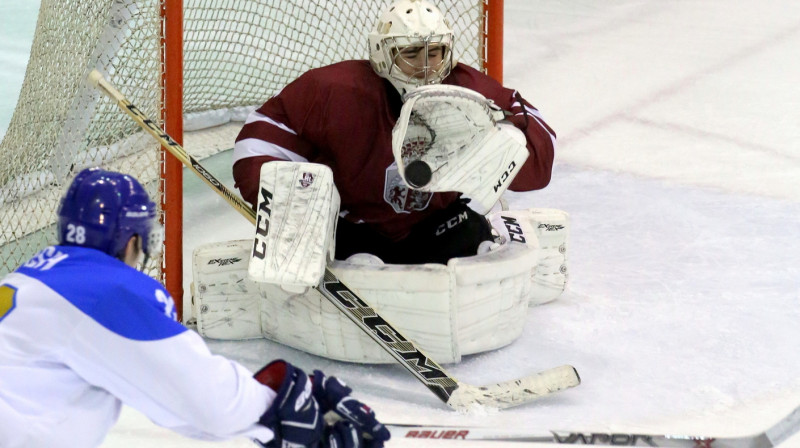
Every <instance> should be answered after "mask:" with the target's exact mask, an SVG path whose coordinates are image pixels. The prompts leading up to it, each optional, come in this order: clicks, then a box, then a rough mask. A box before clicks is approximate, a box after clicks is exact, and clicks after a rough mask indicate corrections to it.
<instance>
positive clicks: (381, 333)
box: [88, 70, 580, 409]
mask: <svg viewBox="0 0 800 448" xmlns="http://www.w3.org/2000/svg"><path fill="white" fill-rule="evenodd" d="M88 81H89V83H90V84H91V85H93V86H95V87H97V88H99V89H100V90H101V91H102V92H103V93H104V94H105V95H107V96H108V97H109V98H111V99H113V100H114V101H116V102H117V105H118V106H119V108H120V109H122V110H123V111H124V112H125V113H126V114H128V115H129V116H130V117H131V118H133V119H134V120H135V121H136V122H137V123H138V124H139V126H141V127H142V128H143V129H144V130H145V131H147V132H148V133H149V134H150V135H152V136H153V137H155V139H156V140H158V141H159V143H161V146H163V147H164V148H165V149H166V150H167V151H169V152H170V153H171V154H172V155H174V156H175V157H176V158H177V159H178V160H180V161H181V163H183V164H184V165H186V166H187V167H188V168H189V169H191V170H192V171H193V172H194V173H195V174H197V175H198V176H199V177H200V178H201V179H203V181H205V183H206V184H208V186H210V187H211V188H212V189H214V191H216V192H217V193H218V194H219V195H220V196H222V197H223V198H224V199H225V200H226V201H228V203H229V204H230V205H232V206H233V208H235V209H236V210H237V211H239V213H241V214H242V215H244V216H245V217H246V218H247V219H249V220H250V222H251V223H253V224H257V220H258V219H259V218H263V219H268V216H263V217H260V216H258V215H257V214H256V212H255V211H254V210H253V209H252V208H250V206H249V205H248V204H247V203H246V202H244V201H243V200H242V199H241V198H240V197H239V196H238V195H236V194H234V193H232V192H231V191H230V190H229V189H228V188H227V187H225V185H223V184H222V182H220V181H218V180H217V178H216V177H214V176H213V175H212V174H211V173H209V172H208V171H206V169H205V168H203V166H202V165H201V164H200V163H199V162H198V161H197V160H195V158H194V157H192V156H191V155H190V154H189V153H187V152H186V150H185V149H183V147H182V146H181V145H180V144H178V142H176V141H175V140H174V139H173V138H172V137H170V136H169V135H168V134H167V133H166V132H164V130H162V129H161V127H159V126H158V125H157V124H156V123H155V122H154V121H153V120H151V119H149V118H148V117H147V116H146V115H144V114H143V113H142V111H140V110H139V109H138V108H137V107H136V106H134V105H133V104H131V102H130V101H128V100H127V99H126V98H125V96H124V95H122V93H120V92H119V91H118V90H117V89H116V88H115V87H114V86H113V85H111V84H110V83H109V82H108V81H107V80H106V79H104V78H103V75H102V74H100V72H98V71H97V70H92V72H91V73H90V74H89V77H88ZM317 288H318V289H319V291H320V292H321V293H322V295H323V296H325V298H327V299H328V300H330V301H331V303H333V304H334V306H336V308H338V309H339V310H340V311H341V312H342V313H344V314H345V315H346V316H347V317H348V318H349V319H350V320H351V321H353V322H354V323H355V324H356V325H357V326H358V327H359V328H361V330H363V331H364V332H365V333H366V334H367V335H369V337H371V338H372V340H374V341H375V342H376V343H377V344H378V345H380V346H381V348H383V349H384V350H386V351H387V352H388V353H389V354H390V355H391V356H392V357H393V358H394V359H396V360H397V361H398V362H399V363H400V364H401V365H402V366H403V367H405V368H406V369H407V370H408V371H410V372H411V373H412V374H413V375H414V376H415V377H416V378H417V379H418V380H419V381H421V382H422V383H423V384H425V386H426V387H427V388H428V389H430V390H431V391H432V392H433V393H434V394H436V396H437V397H439V398H440V399H441V400H442V401H444V402H445V403H447V404H448V405H449V406H450V407H452V408H453V409H466V408H469V407H470V406H472V405H475V404H481V405H486V406H491V407H496V408H507V407H512V406H517V405H520V404H523V403H527V402H529V401H532V400H534V399H536V398H539V397H541V396H544V395H547V394H550V393H553V392H557V391H560V390H562V389H567V388H570V387H574V386H577V385H578V384H580V378H579V377H578V372H577V371H576V370H575V368H574V367H572V366H560V367H556V368H553V369H550V370H546V371H544V372H541V373H538V374H534V375H530V376H526V377H523V378H519V379H516V380H512V381H506V382H503V383H498V384H492V385H488V386H473V385H470V384H466V383H462V382H460V381H458V380H456V379H455V378H453V377H452V376H451V375H449V374H448V373H447V372H445V370H444V369H442V368H441V367H440V366H439V365H438V364H437V363H436V362H435V361H433V360H432V359H430V358H429V357H428V356H427V355H425V354H424V353H423V352H422V351H421V350H420V349H419V348H418V347H417V346H416V345H415V344H414V343H413V342H411V341H409V340H408V339H407V338H406V337H405V336H403V334H402V333H401V332H400V331H398V330H397V329H396V328H394V327H393V326H392V325H391V324H389V323H388V322H387V321H386V320H385V319H383V318H382V317H381V316H380V315H378V313H377V312H376V311H375V310H374V309H373V308H372V307H370V306H369V305H368V304H367V303H365V302H364V301H362V300H361V299H360V298H359V297H358V295H356V294H355V293H354V292H353V291H352V290H350V289H349V288H348V287H347V286H345V285H344V284H343V283H342V282H341V281H339V279H338V278H337V277H336V276H335V275H334V274H333V273H332V272H331V271H330V270H329V269H326V270H325V275H324V277H323V279H322V280H321V281H320V284H319V286H318V287H317Z"/></svg>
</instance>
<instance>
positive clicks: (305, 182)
mask: <svg viewBox="0 0 800 448" xmlns="http://www.w3.org/2000/svg"><path fill="white" fill-rule="evenodd" d="M313 183H314V175H313V174H311V173H303V178H302V179H300V186H301V187H303V188H308V187H310V186H311V184H313Z"/></svg>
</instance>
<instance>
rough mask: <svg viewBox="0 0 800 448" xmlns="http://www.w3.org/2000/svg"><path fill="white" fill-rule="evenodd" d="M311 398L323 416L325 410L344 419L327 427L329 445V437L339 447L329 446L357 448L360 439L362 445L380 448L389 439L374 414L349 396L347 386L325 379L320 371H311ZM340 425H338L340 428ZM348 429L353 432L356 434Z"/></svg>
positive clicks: (334, 380)
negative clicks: (335, 439) (317, 404)
mask: <svg viewBox="0 0 800 448" xmlns="http://www.w3.org/2000/svg"><path fill="white" fill-rule="evenodd" d="M313 382H314V397H315V398H316V399H317V402H318V403H319V405H320V408H321V409H322V413H323V415H324V414H326V413H327V412H328V411H333V412H335V413H336V414H337V415H338V416H339V417H341V418H342V419H343V420H341V421H339V422H338V423H337V424H336V425H333V426H332V427H329V428H328V429H329V430H330V434H329V435H328V442H331V435H333V436H336V437H339V439H338V440H339V442H340V444H339V445H333V444H332V445H331V447H334V446H338V447H343V446H344V447H348V448H349V447H358V446H360V444H361V438H362V437H363V436H366V439H365V440H364V443H365V446H367V447H370V448H380V447H382V446H383V442H385V441H387V440H389V437H390V434H389V430H388V429H386V427H385V426H383V424H382V423H381V422H379V421H378V420H377V419H376V418H375V412H374V411H373V410H372V409H370V408H369V406H367V405H365V404H364V403H362V402H360V401H358V400H356V399H355V398H353V397H351V396H350V392H352V391H353V390H352V389H350V388H349V387H347V385H345V384H344V383H343V382H342V381H340V380H339V379H338V378H336V377H334V376H330V377H329V376H325V374H324V373H322V372H321V371H319V370H315V371H314V375H313ZM339 423H341V425H339ZM349 428H352V429H355V435H353V431H351V430H348V429H349Z"/></svg>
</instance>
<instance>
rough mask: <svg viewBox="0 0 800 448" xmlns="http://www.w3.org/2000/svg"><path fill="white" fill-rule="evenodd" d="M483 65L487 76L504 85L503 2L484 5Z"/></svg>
mask: <svg viewBox="0 0 800 448" xmlns="http://www.w3.org/2000/svg"><path fill="white" fill-rule="evenodd" d="M483 65H484V69H485V70H486V74H487V75H489V76H491V77H492V78H494V79H495V80H496V81H497V82H499V83H501V84H502V83H503V0H484V3H483Z"/></svg>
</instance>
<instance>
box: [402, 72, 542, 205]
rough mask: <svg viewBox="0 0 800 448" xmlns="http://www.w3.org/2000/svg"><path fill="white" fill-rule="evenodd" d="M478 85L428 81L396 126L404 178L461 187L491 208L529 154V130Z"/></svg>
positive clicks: (435, 187) (428, 187)
mask: <svg viewBox="0 0 800 448" xmlns="http://www.w3.org/2000/svg"><path fill="white" fill-rule="evenodd" d="M503 116H504V113H503V111H502V110H500V109H498V108H497V106H495V105H494V103H493V102H492V101H490V100H487V99H486V98H485V97H484V96H483V95H481V94H480V93H477V92H475V91H473V90H470V89H466V88H463V87H457V86H450V85H431V86H423V87H419V88H416V89H414V90H412V91H411V92H410V93H408V94H407V95H406V96H405V102H404V103H403V108H402V110H401V112H400V118H399V119H398V120H397V124H396V125H395V127H394V129H393V130H392V152H393V153H394V158H395V161H396V163H397V166H398V171H399V172H400V175H401V176H402V177H403V180H404V181H405V182H406V184H408V185H409V186H410V187H412V188H415V189H417V190H422V191H431V192H435V191H459V192H461V193H463V194H464V195H465V196H467V197H469V198H470V199H472V203H471V204H470V206H471V207H472V208H474V209H475V210H476V211H478V212H480V213H483V214H485V213H487V212H488V211H489V210H490V209H491V208H492V206H494V204H495V203H496V202H497V201H498V199H499V198H500V196H501V195H502V194H503V192H504V191H505V190H506V188H508V186H509V185H510V184H511V181H512V180H513V179H514V177H515V176H516V175H517V173H518V172H519V170H520V168H522V164H523V163H525V160H526V159H527V158H528V149H527V147H526V144H527V142H526V140H525V136H524V134H523V133H522V131H520V130H519V129H517V128H516V127H514V126H513V125H510V124H506V123H502V122H500V120H502V118H503Z"/></svg>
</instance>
